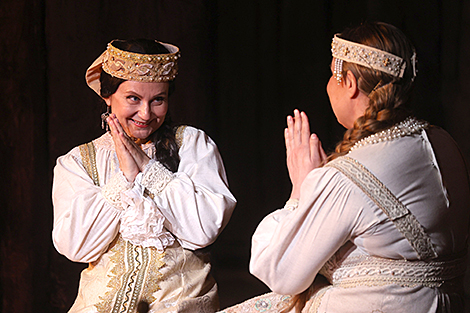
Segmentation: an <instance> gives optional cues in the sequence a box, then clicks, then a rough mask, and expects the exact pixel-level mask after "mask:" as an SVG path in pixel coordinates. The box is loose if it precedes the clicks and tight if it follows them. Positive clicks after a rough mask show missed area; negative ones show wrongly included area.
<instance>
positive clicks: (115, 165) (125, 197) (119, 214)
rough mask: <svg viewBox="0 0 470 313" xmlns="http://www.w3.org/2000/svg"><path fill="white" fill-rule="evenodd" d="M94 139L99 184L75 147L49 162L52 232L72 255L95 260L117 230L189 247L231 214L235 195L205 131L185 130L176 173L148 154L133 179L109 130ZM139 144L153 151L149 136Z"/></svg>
mask: <svg viewBox="0 0 470 313" xmlns="http://www.w3.org/2000/svg"><path fill="white" fill-rule="evenodd" d="M94 145H95V148H96V165H97V169H98V177H99V186H96V185H94V183H93V180H92V179H91V178H90V176H89V175H88V173H87V171H86V170H85V167H84V165H83V163H82V158H81V155H80V150H79V148H78V147H75V148H74V149H72V150H71V151H70V152H69V153H67V154H66V155H64V156H62V157H60V158H58V160H57V165H56V167H55V169H54V184H53V205H54V229H53V233H52V237H53V242H54V245H55V247H56V249H57V250H58V251H59V252H60V253H61V254H64V255H65V256H66V257H67V258H69V259H70V260H72V261H76V262H93V261H96V260H97V259H98V258H99V257H100V256H101V255H102V254H103V253H104V252H105V251H106V250H107V248H108V246H109V245H110V243H111V242H112V241H113V240H114V239H115V238H116V235H117V234H118V233H121V236H122V237H123V239H125V240H128V241H131V242H133V243H134V244H138V245H142V246H144V247H145V246H153V247H156V248H157V250H159V251H160V252H161V251H162V250H163V249H164V248H165V247H166V246H170V245H171V244H172V243H173V241H174V240H175V239H176V240H178V241H179V242H180V244H181V245H182V246H183V247H184V248H187V249H191V250H195V249H199V248H203V247H206V246H207V245H209V244H211V243H212V242H214V240H215V239H216V238H217V236H218V235H219V233H220V232H221V231H222V229H223V228H224V227H225V225H226V224H227V222H228V220H229V219H230V216H231V214H232V211H233V209H234V207H235V204H236V200H235V198H234V197H233V195H232V194H231V193H230V191H229V189H228V182H227V177H226V174H225V169H224V165H223V163H222V158H221V156H220V154H219V152H218V149H217V146H216V145H215V143H214V142H213V141H212V140H211V138H209V137H208V136H207V135H206V134H205V133H204V132H203V131H201V130H198V129H196V128H193V127H189V126H187V127H186V128H185V129H184V132H183V139H182V142H181V146H180V149H179V156H180V164H179V167H178V171H177V172H176V173H172V172H171V171H169V170H168V169H166V168H165V167H164V166H163V165H162V164H161V163H159V162H158V161H155V160H152V161H151V162H150V163H149V165H148V166H147V167H146V169H145V170H144V172H143V173H140V174H139V175H138V177H136V179H135V181H134V182H133V183H129V182H127V180H126V179H125V177H124V175H123V174H122V172H121V171H120V169H119V162H118V159H117V156H116V153H115V151H114V143H113V140H112V137H111V135H110V134H109V133H106V134H104V135H103V136H101V137H100V138H98V139H96V140H95V141H94ZM142 149H143V150H144V151H145V152H146V153H147V155H149V156H150V157H152V156H153V155H154V153H155V147H154V146H153V144H151V143H149V144H145V145H143V146H142ZM148 191H149V192H150V194H147V193H146V192H148Z"/></svg>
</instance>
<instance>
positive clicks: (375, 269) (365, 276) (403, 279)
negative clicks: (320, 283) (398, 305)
mask: <svg viewBox="0 0 470 313" xmlns="http://www.w3.org/2000/svg"><path fill="white" fill-rule="evenodd" d="M466 267H467V263H466V258H459V259H455V260H452V261H445V262H426V261H407V260H392V259H384V258H379V257H373V256H366V255H364V256H356V257H350V258H347V259H346V260H343V261H340V262H338V263H336V262H332V263H330V264H329V266H328V268H323V271H324V272H323V273H322V274H323V275H325V276H326V277H328V279H329V280H330V281H331V282H332V283H333V286H337V287H344V288H352V287H357V286H383V285H390V284H394V285H400V286H403V287H415V286H425V287H430V288H433V287H440V286H441V285H442V284H443V283H444V282H446V281H449V280H452V279H454V278H456V277H460V276H463V275H465V269H466Z"/></svg>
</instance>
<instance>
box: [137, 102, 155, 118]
mask: <svg viewBox="0 0 470 313" xmlns="http://www.w3.org/2000/svg"><path fill="white" fill-rule="evenodd" d="M151 113H152V112H151V109H150V103H148V102H145V101H143V102H142V103H141V105H140V107H139V117H140V118H141V119H142V120H143V121H148V120H149V119H150V115H151Z"/></svg>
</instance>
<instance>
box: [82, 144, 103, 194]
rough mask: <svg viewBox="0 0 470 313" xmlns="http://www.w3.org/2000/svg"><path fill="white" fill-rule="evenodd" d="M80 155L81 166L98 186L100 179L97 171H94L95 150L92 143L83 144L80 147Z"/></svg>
mask: <svg viewBox="0 0 470 313" xmlns="http://www.w3.org/2000/svg"><path fill="white" fill-rule="evenodd" d="M79 149H80V155H81V157H82V162H83V165H84V167H85V169H86V171H87V173H88V175H89V176H90V177H91V179H92V180H93V183H94V184H95V185H96V186H99V185H100V179H99V177H98V170H97V169H96V150H95V145H94V144H93V142H89V143H84V144H83V145H80V147H79Z"/></svg>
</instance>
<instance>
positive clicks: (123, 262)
mask: <svg viewBox="0 0 470 313" xmlns="http://www.w3.org/2000/svg"><path fill="white" fill-rule="evenodd" d="M79 148H80V154H81V157H82V162H83V164H84V166H85V169H86V170H87V173H88V175H89V176H90V177H91V178H92V179H93V182H94V184H95V185H97V186H99V178H98V170H97V167H96V150H95V147H94V145H93V142H90V143H87V144H83V145H81V146H80V147H79ZM108 253H110V254H111V256H110V261H111V262H113V263H114V267H113V268H112V269H111V271H110V274H108V275H109V276H112V277H111V279H110V281H109V282H108V284H107V287H108V288H109V290H108V291H106V293H105V294H104V295H103V296H99V298H100V300H101V302H100V303H97V304H95V307H96V309H97V310H98V312H99V313H109V312H112V313H124V312H135V311H136V310H137V305H138V304H139V302H140V301H146V302H147V303H148V304H150V303H152V302H153V301H155V298H154V297H153V294H154V293H155V292H156V291H158V290H159V289H160V286H159V285H158V282H159V280H161V278H162V277H163V275H162V274H161V273H160V272H159V269H161V268H162V267H163V266H164V265H165V262H163V261H162V259H163V257H164V256H165V254H164V253H159V252H158V251H157V250H156V249H154V248H144V247H140V246H135V245H133V244H132V243H130V242H127V241H124V240H123V239H122V237H121V236H120V235H118V236H117V238H116V239H115V240H114V241H113V242H112V243H111V245H110V249H109V250H108ZM126 269H127V271H126Z"/></svg>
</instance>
